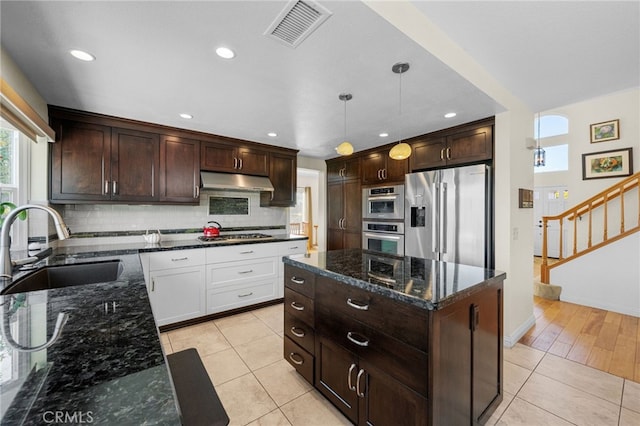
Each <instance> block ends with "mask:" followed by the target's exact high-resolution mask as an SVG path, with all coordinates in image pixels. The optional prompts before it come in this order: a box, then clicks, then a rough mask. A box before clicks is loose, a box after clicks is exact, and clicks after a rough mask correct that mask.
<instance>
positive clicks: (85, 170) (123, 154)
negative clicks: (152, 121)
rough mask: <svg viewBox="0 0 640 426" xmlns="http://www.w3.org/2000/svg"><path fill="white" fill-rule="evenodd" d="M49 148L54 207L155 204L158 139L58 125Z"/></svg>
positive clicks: (91, 126)
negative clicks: (86, 203) (95, 203)
mask: <svg viewBox="0 0 640 426" xmlns="http://www.w3.org/2000/svg"><path fill="white" fill-rule="evenodd" d="M55 128H56V131H57V132H58V134H59V138H60V140H59V141H58V142H57V143H55V144H53V146H52V147H51V168H50V172H51V179H50V182H49V183H50V186H49V191H50V200H51V201H52V202H54V203H55V202H70V203H73V202H79V201H115V202H120V201H122V202H153V201H157V200H158V197H159V193H158V183H159V177H158V171H159V167H160V140H159V137H158V135H157V134H154V133H148V132H141V131H136V130H128V129H120V128H111V127H107V126H100V125H94V124H86V123H77V122H69V121H58V122H55Z"/></svg>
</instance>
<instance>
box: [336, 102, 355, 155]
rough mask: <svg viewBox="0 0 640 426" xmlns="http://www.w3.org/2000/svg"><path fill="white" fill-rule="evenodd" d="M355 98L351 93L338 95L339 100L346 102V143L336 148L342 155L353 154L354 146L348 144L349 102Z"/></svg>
mask: <svg viewBox="0 0 640 426" xmlns="http://www.w3.org/2000/svg"><path fill="white" fill-rule="evenodd" d="M352 98H353V96H351V93H341V94H339V95H338V99H340V100H341V101H343V102H344V142H342V143H341V144H340V145H338V146H337V147H336V152H337V153H338V154H340V155H351V154H353V145H351V143H349V142H347V101H350V100H351V99H352Z"/></svg>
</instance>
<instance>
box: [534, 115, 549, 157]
mask: <svg viewBox="0 0 640 426" xmlns="http://www.w3.org/2000/svg"><path fill="white" fill-rule="evenodd" d="M545 164H546V153H545V152H544V149H542V147H541V146H540V113H538V139H537V143H536V149H534V150H533V167H544V165H545Z"/></svg>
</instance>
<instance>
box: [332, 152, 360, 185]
mask: <svg viewBox="0 0 640 426" xmlns="http://www.w3.org/2000/svg"><path fill="white" fill-rule="evenodd" d="M326 163H327V180H328V181H329V182H337V181H342V180H345V179H360V157H347V158H343V157H338V158H333V159H331V160H327V162H326Z"/></svg>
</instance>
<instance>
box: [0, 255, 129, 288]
mask: <svg viewBox="0 0 640 426" xmlns="http://www.w3.org/2000/svg"><path fill="white" fill-rule="evenodd" d="M122 270H123V266H122V263H121V262H120V261H119V260H117V259H114V260H105V261H100V262H92V263H77V264H71V265H56V266H45V267H43V268H41V269H38V270H37V271H36V272H34V273H31V274H29V275H25V276H24V277H21V278H18V279H17V280H15V281H14V282H13V283H11V284H10V285H9V286H8V287H7V288H5V289H3V290H2V291H0V295H5V294H14V293H25V292H29V291H38V290H49V289H53V288H61V287H71V286H76V285H84V284H95V283H103V282H109V281H115V280H117V279H118V277H119V276H120V274H121V273H122Z"/></svg>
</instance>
